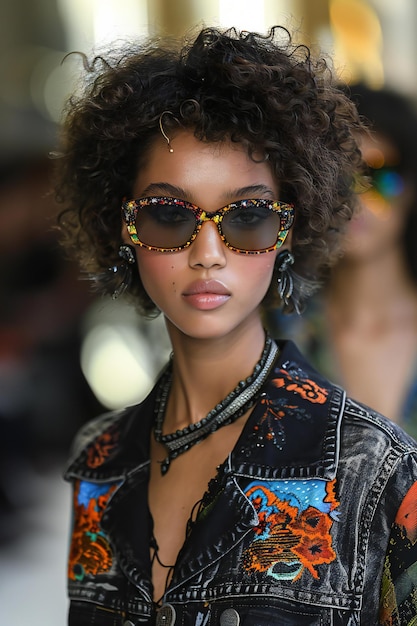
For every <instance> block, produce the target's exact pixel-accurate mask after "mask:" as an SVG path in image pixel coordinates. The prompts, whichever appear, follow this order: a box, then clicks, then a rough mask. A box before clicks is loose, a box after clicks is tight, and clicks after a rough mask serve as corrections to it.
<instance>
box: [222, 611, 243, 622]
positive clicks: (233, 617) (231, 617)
mask: <svg viewBox="0 0 417 626" xmlns="http://www.w3.org/2000/svg"><path fill="white" fill-rule="evenodd" d="M239 624H240V615H239V613H238V612H237V611H236V609H226V610H225V611H223V613H222V614H221V615H220V626H239Z"/></svg>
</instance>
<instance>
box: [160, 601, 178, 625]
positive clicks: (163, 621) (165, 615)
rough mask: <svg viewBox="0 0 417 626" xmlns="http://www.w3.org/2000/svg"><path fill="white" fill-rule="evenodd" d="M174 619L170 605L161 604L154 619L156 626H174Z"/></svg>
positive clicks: (173, 611)
mask: <svg viewBox="0 0 417 626" xmlns="http://www.w3.org/2000/svg"><path fill="white" fill-rule="evenodd" d="M175 617H176V613H175V609H174V607H173V606H172V604H163V605H162V606H161V608H160V609H159V611H158V615H157V617H156V626H174V624H175Z"/></svg>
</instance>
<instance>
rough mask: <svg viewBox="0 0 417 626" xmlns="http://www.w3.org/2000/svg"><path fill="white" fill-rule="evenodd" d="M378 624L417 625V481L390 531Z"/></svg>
mask: <svg viewBox="0 0 417 626" xmlns="http://www.w3.org/2000/svg"><path fill="white" fill-rule="evenodd" d="M414 620H416V622H415V621H414ZM379 622H380V624H382V625H383V626H407V625H409V624H414V623H417V481H416V482H414V483H413V485H412V486H411V487H410V489H409V490H408V492H407V494H406V495H405V497H404V499H403V501H402V503H401V505H400V507H399V509H398V512H397V515H396V517H395V520H394V523H393V525H392V528H391V534H390V539H389V543H388V549H387V553H386V556H385V562H384V571H383V576H382V585H381V595H380V609H379Z"/></svg>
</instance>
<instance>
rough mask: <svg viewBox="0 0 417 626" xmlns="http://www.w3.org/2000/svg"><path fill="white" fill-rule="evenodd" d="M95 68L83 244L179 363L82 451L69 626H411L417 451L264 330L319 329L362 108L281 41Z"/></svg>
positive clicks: (67, 224) (68, 233) (66, 141)
mask: <svg viewBox="0 0 417 626" xmlns="http://www.w3.org/2000/svg"><path fill="white" fill-rule="evenodd" d="M84 62H85V67H86V69H87V70H89V72H90V73H88V74H87V77H86V84H85V89H84V90H80V91H79V92H78V93H77V95H76V96H74V97H73V98H72V99H71V101H70V102H69V103H68V107H67V110H66V117H65V121H64V125H63V139H62V148H61V149H62V158H61V159H59V160H58V161H57V166H58V168H59V170H58V180H57V193H58V197H59V199H60V200H61V202H62V205H63V212H62V213H61V219H60V226H61V231H62V236H63V241H64V243H65V244H66V246H67V247H68V249H69V250H71V251H72V252H73V253H74V254H76V256H77V257H78V259H79V260H80V261H81V265H82V269H83V271H84V272H85V273H87V275H90V276H91V278H92V279H93V280H94V281H95V283H96V285H97V287H98V288H99V289H100V290H101V291H102V292H104V293H108V294H110V293H111V294H112V295H113V296H117V295H119V294H120V293H122V292H123V291H126V292H127V293H128V294H130V296H131V298H132V305H136V306H137V307H138V308H139V310H140V311H141V312H142V313H143V314H147V315H155V314H157V313H158V312H162V314H163V316H164V319H165V323H166V326H167V329H168V333H169V337H170V341H171V344H172V349H173V352H172V355H171V358H170V359H169V361H168V363H167V364H166V367H165V368H164V369H163V372H162V373H161V375H160V376H159V377H158V380H157V382H156V385H155V387H154V388H153V390H152V391H151V392H150V394H149V395H148V396H147V398H146V399H145V400H144V401H143V402H142V403H140V404H139V405H133V406H130V407H128V408H126V409H124V410H120V411H114V412H111V413H106V414H104V415H102V416H99V417H98V418H97V419H95V420H93V421H92V422H90V423H89V424H88V425H86V426H85V427H84V428H83V429H82V430H81V432H80V433H79V435H78V437H77V438H76V441H75V443H74V447H73V450H72V454H71V458H70V460H69V465H68V468H67V471H66V478H67V480H68V481H70V483H71V485H72V488H73V499H72V507H73V508H72V520H73V523H72V533H71V535H72V537H71V547H70V551H69V564H68V590H69V597H70V608H69V624H70V626H87V625H88V626H94V625H96V626H116V625H118V626H119V625H120V626H122V625H124V626H136V625H139V624H156V625H157V626H163V625H164V626H166V625H168V624H169V625H170V626H174V625H179V624H181V625H182V626H209V625H212V626H214V625H215V626H219V625H220V626H226V625H228V626H238V625H239V624H242V625H243V624H244V625H245V626H260V625H261V624H262V625H263V624H265V625H266V624H268V625H270V626H272V625H274V626H275V625H276V626H282V624H284V623H285V624H286V625H288V626H302V625H303V626H313V625H318V624H323V625H324V624H333V625H334V626H348V625H353V624H356V625H359V624H362V625H364V626H365V625H366V626H371V625H375V624H384V625H386V626H388V625H391V624H393V623H395V624H397V625H400V626H405V625H406V624H410V623H411V622H412V620H414V619H415V617H416V615H417V603H416V597H417V578H416V575H415V571H416V563H417V545H416V543H415V537H416V534H417V521H416V516H415V514H414V511H415V509H416V506H417V505H416V503H417V444H416V442H415V441H414V440H413V439H412V438H411V437H409V436H408V435H407V434H405V433H404V432H403V431H402V430H401V428H400V427H399V426H397V425H395V424H393V423H392V422H390V421H389V420H387V419H386V418H384V417H382V416H381V415H379V414H378V413H376V412H375V411H373V410H371V409H367V408H366V407H364V406H363V405H360V404H358V403H357V402H355V401H353V400H351V399H350V398H346V395H345V393H344V391H343V389H341V388H340V387H338V386H335V385H333V384H332V383H330V382H329V381H328V380H327V379H326V378H324V377H323V376H322V375H321V374H319V373H318V372H317V371H316V370H314V369H313V368H312V367H311V366H310V365H309V363H308V362H307V361H306V360H305V359H304V358H303V356H302V355H301V354H300V353H299V352H298V350H297V348H296V347H295V345H294V344H293V343H292V342H289V341H285V340H277V341H276V342H275V341H273V340H272V339H271V337H270V336H269V335H268V334H267V333H266V332H265V329H264V325H263V318H262V310H263V309H265V308H266V307H268V306H272V307H282V309H283V311H285V312H291V311H293V310H295V309H298V308H299V307H300V306H301V305H302V303H303V301H304V300H305V299H306V298H307V296H308V295H310V293H311V291H312V289H313V288H314V286H315V285H316V283H317V281H318V279H319V278H320V277H321V275H322V272H323V270H324V269H325V268H327V267H328V264H329V262H330V261H331V260H334V259H335V257H336V255H337V253H338V250H339V244H340V236H341V232H342V230H343V227H344V225H345V224H346V222H347V221H348V220H349V218H350V216H351V215H352V212H353V208H354V205H355V203H356V202H357V196H356V193H355V187H354V183H355V180H356V176H357V175H358V173H359V171H360V166H361V163H362V159H361V155H360V150H359V148H358V144H357V136H358V135H360V134H361V133H362V132H364V127H363V125H362V124H361V122H360V119H359V117H358V115H357V112H356V109H355V107H354V106H353V104H352V102H351V100H350V99H349V98H347V97H346V96H345V95H344V94H343V93H342V92H341V90H340V89H337V88H335V87H334V85H333V82H332V74H331V72H330V70H329V66H328V64H327V63H326V61H325V60H323V59H322V58H320V60H316V59H314V58H313V56H311V55H310V51H309V50H308V48H306V47H305V46H298V45H295V44H294V43H293V41H292V39H291V35H290V34H289V33H288V31H287V30H286V29H281V28H278V27H277V28H274V29H272V30H271V32H270V33H269V34H268V35H258V34H256V33H248V32H242V33H239V32H237V31H236V30H234V29H231V30H228V31H219V30H217V29H211V28H206V29H203V30H202V31H201V32H199V33H198V34H197V36H196V37H195V38H194V37H190V39H189V40H187V41H186V42H185V43H184V45H181V44H177V43H176V42H168V41H166V40H159V41H157V42H155V41H150V42H140V43H139V44H138V46H137V47H136V46H133V47H130V46H127V48H126V49H123V50H121V51H120V52H118V51H114V50H113V51H112V52H111V53H109V54H108V55H100V57H98V58H95V59H94V60H91V62H89V61H88V59H86V58H84ZM156 349H157V348H156ZM118 367H119V368H120V369H121V370H122V371H123V370H125V369H127V368H128V367H129V366H128V364H127V363H126V362H124V361H123V359H121V360H120V362H119V363H118ZM404 578H405V579H406V581H405V582H404Z"/></svg>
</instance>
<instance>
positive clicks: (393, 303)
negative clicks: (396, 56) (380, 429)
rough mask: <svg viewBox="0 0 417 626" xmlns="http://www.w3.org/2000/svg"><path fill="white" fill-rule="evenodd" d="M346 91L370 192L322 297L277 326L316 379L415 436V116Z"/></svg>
mask: <svg viewBox="0 0 417 626" xmlns="http://www.w3.org/2000/svg"><path fill="white" fill-rule="evenodd" d="M346 92H347V94H348V95H350V97H351V98H352V100H353V101H354V102H355V104H356V105H357V107H358V111H359V113H360V114H361V115H362V116H364V118H366V120H368V121H369V124H370V133H366V134H363V135H361V137H360V147H361V151H362V155H363V158H364V161H365V163H366V166H367V174H368V176H369V182H370V185H371V187H370V188H369V189H368V190H366V191H365V192H363V193H361V194H360V210H359V211H358V212H357V213H356V215H355V216H354V217H353V219H352V221H351V223H350V224H349V227H348V230H347V234H346V237H345V241H344V254H343V257H342V258H341V259H340V261H339V262H338V263H337V264H336V265H335V266H334V267H333V268H332V271H331V273H330V275H329V279H328V282H327V284H326V286H325V288H324V289H323V291H322V292H321V293H320V294H319V296H315V297H314V298H313V299H312V300H311V301H310V303H309V304H308V306H307V309H306V311H305V312H304V313H303V315H302V316H301V317H299V318H297V317H295V316H292V317H291V319H288V320H285V319H283V318H282V317H279V318H277V317H275V321H276V320H277V319H278V325H279V326H281V330H284V329H285V330H284V332H286V333H287V334H288V335H289V336H291V337H295V338H296V340H297V342H298V344H299V345H300V346H301V347H302V349H303V350H304V351H305V352H306V353H307V354H308V355H309V356H310V358H311V359H312V361H313V363H315V365H316V366H317V367H319V369H320V370H321V371H323V372H325V373H326V374H327V375H328V376H329V377H330V378H331V379H332V380H337V381H339V382H341V384H343V385H344V386H345V387H346V389H347V391H348V392H349V393H350V394H351V395H352V396H353V397H354V398H356V399H357V400H359V401H361V402H364V403H365V404H367V405H369V406H372V407H375V408H377V409H378V410H379V411H381V412H382V413H384V414H385V415H388V417H390V418H391V419H392V420H394V421H396V422H398V423H400V424H401V425H402V426H403V427H404V428H405V429H406V430H407V431H408V432H409V433H410V434H412V435H413V436H414V438H417V112H416V109H415V106H414V104H413V103H412V102H411V101H409V100H408V99H407V97H405V96H403V95H401V94H399V93H397V92H394V91H392V90H389V89H381V90H378V91H377V90H372V89H370V88H369V87H367V86H366V85H363V84H358V85H353V86H351V87H349V88H347V89H346Z"/></svg>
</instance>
